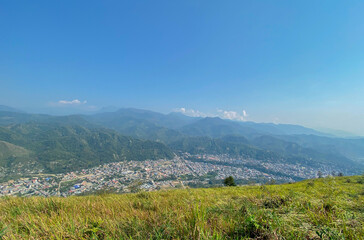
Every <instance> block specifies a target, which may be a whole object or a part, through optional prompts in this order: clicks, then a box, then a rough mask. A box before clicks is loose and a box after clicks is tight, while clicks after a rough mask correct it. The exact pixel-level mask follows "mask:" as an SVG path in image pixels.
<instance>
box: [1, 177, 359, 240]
mask: <svg viewBox="0 0 364 240" xmlns="http://www.w3.org/2000/svg"><path fill="white" fill-rule="evenodd" d="M362 178H363V177H362V176H355V177H337V178H324V179H318V180H307V181H303V182H299V183H295V184H285V185H267V186H246V187H225V188H211V189H186V190H169V191H158V192H150V193H146V192H141V193H137V194H123V195H115V194H105V195H98V196H82V197H68V198H57V197H53V198H42V197H31V198H19V197H5V198H2V199H1V200H0V211H1V215H0V236H2V237H3V238H4V239H249V238H250V239H364V224H363V223H364V184H363V182H364V181H362V180H361V179H362Z"/></svg>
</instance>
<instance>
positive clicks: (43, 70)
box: [0, 0, 364, 134]
mask: <svg viewBox="0 0 364 240" xmlns="http://www.w3.org/2000/svg"><path fill="white" fill-rule="evenodd" d="M363 12H364V1H334V0H327V1H316V0H312V1H288V0H287V1H278V0H274V1H253V0H250V1H242V0H239V1H211V0H206V1H197V0H193V1H185V0H184V1H171V0H165V1H90V0H87V1H49V0H46V1H10V0H8V1H6V0H3V1H0V104H3V105H10V106H14V107H19V108H23V109H28V110H37V111H49V112H52V111H54V112H56V111H58V110H60V109H62V111H65V110H67V109H68V108H75V107H76V106H77V108H78V109H82V110H86V109H92V107H96V108H99V107H102V106H116V107H137V108H145V109H151V110H156V111H160V112H170V111H172V110H173V109H177V108H182V107H183V108H185V109H186V112H190V113H191V112H192V110H191V109H193V110H194V111H195V113H196V112H197V111H199V112H200V113H202V114H203V113H204V114H207V115H214V114H220V115H221V110H222V111H235V112H237V113H238V114H240V115H241V114H242V111H243V110H245V111H246V112H247V116H245V117H244V118H245V119H246V120H252V121H259V122H261V121H264V122H282V123H296V124H302V125H305V126H309V127H325V128H336V129H343V130H346V131H351V132H355V133H358V134H364V124H363V122H364V78H363V77H364V14H363ZM75 99H77V100H79V101H80V102H78V101H74V102H73V103H74V104H71V103H67V102H59V101H62V100H63V101H72V100H75ZM84 101H87V102H84ZM218 109H219V110H220V112H218Z"/></svg>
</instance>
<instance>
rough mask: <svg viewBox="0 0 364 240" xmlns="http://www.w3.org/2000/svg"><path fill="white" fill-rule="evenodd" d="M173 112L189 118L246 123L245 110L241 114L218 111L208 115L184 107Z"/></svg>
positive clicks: (246, 115)
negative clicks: (218, 119) (220, 119)
mask: <svg viewBox="0 0 364 240" xmlns="http://www.w3.org/2000/svg"><path fill="white" fill-rule="evenodd" d="M175 112H180V113H183V114H184V115H187V116H190V117H220V118H223V119H229V120H234V121H246V119H247V117H248V114H247V113H246V111H245V110H243V111H242V112H241V113H239V112H236V111H228V110H222V109H218V110H217V112H216V113H214V114H210V113H204V112H200V111H198V110H194V109H186V108H184V107H181V108H177V109H175Z"/></svg>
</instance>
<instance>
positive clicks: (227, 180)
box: [224, 176, 236, 187]
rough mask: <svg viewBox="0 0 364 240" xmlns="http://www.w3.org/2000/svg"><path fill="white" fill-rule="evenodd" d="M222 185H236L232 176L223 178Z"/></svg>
mask: <svg viewBox="0 0 364 240" xmlns="http://www.w3.org/2000/svg"><path fill="white" fill-rule="evenodd" d="M224 185H225V186H227V187H233V186H236V183H235V180H234V178H233V177H232V176H230V177H227V178H225V180H224Z"/></svg>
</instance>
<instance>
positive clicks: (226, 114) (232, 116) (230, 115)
mask: <svg viewBox="0 0 364 240" xmlns="http://www.w3.org/2000/svg"><path fill="white" fill-rule="evenodd" d="M217 112H218V113H219V116H220V117H221V118H224V119H229V120H234V121H245V120H246V118H247V116H248V114H247V113H246V111H245V110H243V111H242V113H241V114H240V113H238V112H236V111H227V110H221V109H218V110H217Z"/></svg>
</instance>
